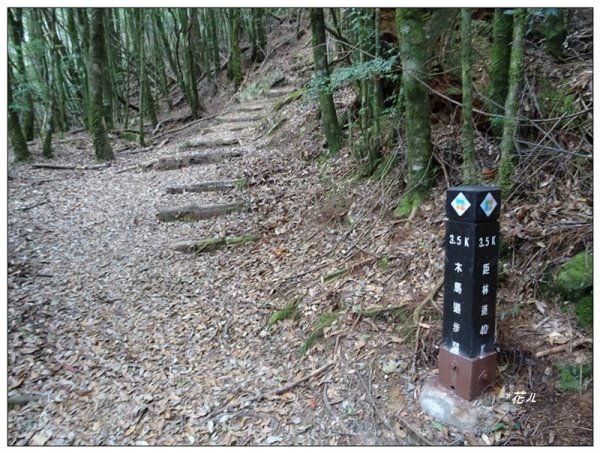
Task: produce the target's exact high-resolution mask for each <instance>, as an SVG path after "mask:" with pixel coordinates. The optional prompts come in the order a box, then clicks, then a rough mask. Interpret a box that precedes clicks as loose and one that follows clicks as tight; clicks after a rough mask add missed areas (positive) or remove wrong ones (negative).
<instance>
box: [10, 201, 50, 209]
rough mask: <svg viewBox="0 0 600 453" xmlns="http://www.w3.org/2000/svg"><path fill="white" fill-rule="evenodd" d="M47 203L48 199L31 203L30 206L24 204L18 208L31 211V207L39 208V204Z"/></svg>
mask: <svg viewBox="0 0 600 453" xmlns="http://www.w3.org/2000/svg"><path fill="white" fill-rule="evenodd" d="M46 203H48V200H42V201H38V202H37V203H34V204H31V205H29V206H24V207H22V208H17V209H18V210H19V211H29V210H30V209H33V208H37V207H38V206H41V205H43V204H46Z"/></svg>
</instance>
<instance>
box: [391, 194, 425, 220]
mask: <svg viewBox="0 0 600 453" xmlns="http://www.w3.org/2000/svg"><path fill="white" fill-rule="evenodd" d="M422 202H423V197H422V196H421V194H420V193H409V194H408V195H405V196H403V197H402V198H401V199H400V204H399V205H398V207H397V208H396V209H395V210H394V215H395V216H396V217H400V218H403V217H408V216H409V215H410V213H411V212H412V210H413V209H416V208H418V207H419V206H421V203H422Z"/></svg>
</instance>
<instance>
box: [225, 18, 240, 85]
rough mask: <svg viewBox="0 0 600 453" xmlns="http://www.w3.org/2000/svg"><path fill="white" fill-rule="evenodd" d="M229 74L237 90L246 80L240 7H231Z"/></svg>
mask: <svg viewBox="0 0 600 453" xmlns="http://www.w3.org/2000/svg"><path fill="white" fill-rule="evenodd" d="M227 76H228V77H229V79H230V80H232V81H233V85H234V87H235V89H236V90H237V89H238V88H239V87H240V85H241V84H242V81H243V80H244V72H243V70H242V51H241V48H240V11H239V9H238V8H230V9H229V62H228V63H227Z"/></svg>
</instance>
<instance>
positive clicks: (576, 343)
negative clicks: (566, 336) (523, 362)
mask: <svg viewBox="0 0 600 453" xmlns="http://www.w3.org/2000/svg"><path fill="white" fill-rule="evenodd" d="M585 343H589V344H594V341H593V340H592V339H591V338H581V339H579V340H576V341H574V342H573V343H565V344H561V345H560V346H554V347H553V348H550V349H545V350H543V351H539V352H536V353H535V358H536V359H538V358H540V357H544V356H546V355H549V354H554V353H556V352H561V351H566V350H567V349H571V348H576V347H578V346H581V345H582V344H585Z"/></svg>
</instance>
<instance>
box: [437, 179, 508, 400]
mask: <svg viewBox="0 0 600 453" xmlns="http://www.w3.org/2000/svg"><path fill="white" fill-rule="evenodd" d="M446 212H447V215H448V222H447V223H446V240H445V246H446V259H445V276H444V279H445V281H444V321H443V335H442V344H441V346H440V353H439V357H438V364H439V374H438V376H439V382H440V384H441V385H442V386H444V387H446V388H449V389H451V390H453V391H454V392H455V393H456V394H457V395H458V396H460V397H461V398H464V399H466V400H469V401H470V400H472V399H473V398H475V397H477V396H479V395H480V394H481V393H482V392H483V390H484V389H485V388H486V387H488V386H489V385H490V384H492V383H493V381H494V379H495V378H496V352H495V350H494V336H495V327H496V321H495V317H496V289H497V281H498V277H497V275H498V245H499V242H500V226H499V224H498V221H497V220H498V217H499V214H500V189H499V188H498V187H488V186H461V187H452V188H450V189H448V192H447V200H446Z"/></svg>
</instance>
